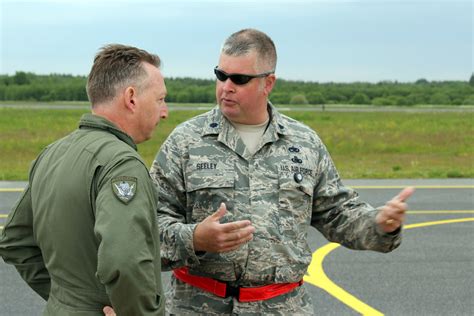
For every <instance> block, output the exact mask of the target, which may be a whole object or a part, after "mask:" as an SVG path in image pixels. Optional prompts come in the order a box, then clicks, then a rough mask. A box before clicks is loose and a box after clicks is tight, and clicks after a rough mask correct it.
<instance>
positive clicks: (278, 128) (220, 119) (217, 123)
mask: <svg viewBox="0 0 474 316" xmlns="http://www.w3.org/2000/svg"><path fill="white" fill-rule="evenodd" d="M267 110H268V112H269V115H270V122H269V126H268V128H267V131H266V132H265V134H267V132H270V133H271V134H274V136H275V137H276V138H278V136H277V134H280V135H288V132H289V129H288V123H287V121H286V120H284V119H283V118H282V116H281V114H280V113H279V112H278V111H277V109H276V108H275V107H274V106H273V104H271V102H270V101H268V104H267ZM227 125H231V124H230V122H229V121H228V120H227V119H226V118H225V117H224V115H222V112H221V111H220V109H219V106H218V105H217V106H216V107H214V108H213V109H212V110H211V112H210V114H209V115H208V116H207V119H206V122H205V123H204V126H203V128H202V133H201V135H202V136H206V135H218V134H220V133H221V131H222V130H223V128H224V127H226V126H227ZM227 127H228V126H227Z"/></svg>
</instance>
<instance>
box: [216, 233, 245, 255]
mask: <svg viewBox="0 0 474 316" xmlns="http://www.w3.org/2000/svg"><path fill="white" fill-rule="evenodd" d="M252 239H253V234H250V235H249V236H248V237H246V238H242V239H239V240H237V241H232V242H228V243H225V244H223V245H221V250H220V251H219V252H229V251H233V250H237V249H239V248H240V247H242V245H243V244H246V243H248V242H249V241H251V240H252Z"/></svg>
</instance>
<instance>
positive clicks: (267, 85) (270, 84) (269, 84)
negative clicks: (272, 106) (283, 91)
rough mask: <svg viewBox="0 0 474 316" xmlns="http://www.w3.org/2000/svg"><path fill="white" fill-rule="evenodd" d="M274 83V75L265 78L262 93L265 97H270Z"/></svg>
mask: <svg viewBox="0 0 474 316" xmlns="http://www.w3.org/2000/svg"><path fill="white" fill-rule="evenodd" d="M275 82H276V76H275V74H271V75H268V76H267V77H265V87H264V92H265V95H267V96H268V95H270V92H272V90H273V87H274V86H275Z"/></svg>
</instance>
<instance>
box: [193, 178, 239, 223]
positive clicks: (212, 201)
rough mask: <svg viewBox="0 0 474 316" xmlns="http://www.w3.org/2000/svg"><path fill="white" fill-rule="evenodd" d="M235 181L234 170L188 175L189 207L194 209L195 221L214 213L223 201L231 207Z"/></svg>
mask: <svg viewBox="0 0 474 316" xmlns="http://www.w3.org/2000/svg"><path fill="white" fill-rule="evenodd" d="M234 183H235V179H234V173H233V172H224V171H214V172H209V171H208V172H194V173H193V174H191V175H188V176H187V179H186V196H187V207H188V209H191V210H192V219H193V221H194V222H200V221H202V220H203V219H204V218H206V217H207V216H209V215H211V214H212V213H214V212H215V211H216V210H217V209H218V208H219V206H220V204H221V203H222V202H224V203H226V205H227V206H228V209H229V204H230V203H233V200H234ZM227 217H228V216H227ZM225 219H226V217H224V220H225Z"/></svg>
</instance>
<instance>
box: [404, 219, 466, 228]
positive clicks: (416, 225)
mask: <svg viewBox="0 0 474 316" xmlns="http://www.w3.org/2000/svg"><path fill="white" fill-rule="evenodd" d="M462 222H474V217H471V218H456V219H446V220H442V221H433V222H423V223H416V224H410V225H406V226H405V227H404V229H411V228H419V227H425V226H434V225H443V224H453V223H462Z"/></svg>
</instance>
